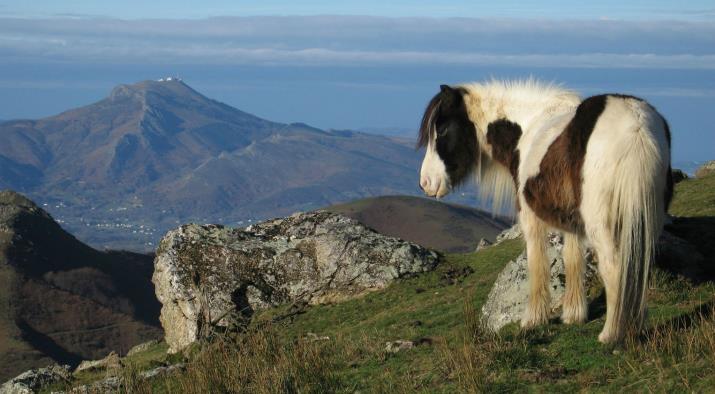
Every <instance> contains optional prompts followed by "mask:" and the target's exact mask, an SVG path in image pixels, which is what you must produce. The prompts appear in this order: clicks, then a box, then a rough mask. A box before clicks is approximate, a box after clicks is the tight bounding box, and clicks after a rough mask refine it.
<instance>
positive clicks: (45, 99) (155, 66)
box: [0, 0, 715, 162]
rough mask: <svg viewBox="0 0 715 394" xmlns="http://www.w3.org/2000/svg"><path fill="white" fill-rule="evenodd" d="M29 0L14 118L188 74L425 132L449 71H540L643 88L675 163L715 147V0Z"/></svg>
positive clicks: (190, 78) (18, 24) (17, 34)
mask: <svg viewBox="0 0 715 394" xmlns="http://www.w3.org/2000/svg"><path fill="white" fill-rule="evenodd" d="M15 3H18V2H10V1H6V0H0V119H5V120H7V119H14V118H36V117H43V116H49V115H52V114H56V113H58V112H61V111H64V110H67V109H69V108H72V107H78V106H82V105H86V104H89V103H91V102H94V101H97V100H99V99H101V98H102V97H105V96H106V95H107V94H108V92H109V91H110V90H111V89H112V88H113V87H114V86H115V85H118V84H120V83H133V82H136V81H140V80H145V79H158V78H160V77H165V76H169V75H175V76H180V77H182V78H184V80H185V81H187V83H188V84H189V85H191V86H192V87H194V88H196V89H197V90H199V91H201V92H202V93H203V94H205V95H207V96H209V97H212V98H216V99H218V100H221V101H224V102H226V103H227V104H229V105H232V106H235V107H237V108H240V109H242V110H244V111H247V112H250V113H253V114H256V115H258V116H261V117H264V118H266V119H270V120H274V121H280V122H286V123H289V122H305V123H308V124H311V125H314V126H317V127H321V128H326V129H327V128H337V129H344V128H345V129H365V128H372V129H380V130H385V129H390V128H395V129H399V130H414V129H416V127H417V124H418V122H419V117H420V116H421V113H422V110H423V108H424V105H425V103H426V102H427V101H428V100H429V98H430V97H431V96H432V95H433V94H434V93H435V91H436V89H437V86H438V85H439V84H441V83H459V82H465V81H472V80H482V79H485V78H491V77H494V78H526V77H530V76H533V77H537V78H541V79H545V80H548V81H554V82H556V83H563V84H564V85H566V86H568V87H570V88H573V89H575V90H578V91H579V92H581V93H582V94H583V95H590V94H595V93H600V92H623V93H629V94H634V95H638V96H642V97H644V98H646V99H648V100H649V101H651V102H652V103H653V104H654V105H655V106H656V107H658V109H659V110H660V112H662V113H663V114H664V115H665V116H666V118H668V120H669V122H670V123H671V127H672V129H673V135H674V161H676V162H677V161H687V160H707V159H712V158H713V156H715V155H713V153H715V152H713V146H715V125H713V122H712V121H711V120H710V119H709V116H708V115H709V113H710V112H711V111H712V108H713V107H714V106H715V5H714V4H713V3H712V1H693V2H688V4H687V5H680V4H674V3H672V2H667V1H662V0H659V1H650V2H646V1H636V2H629V3H628V4H623V3H622V2H617V1H613V0H609V1H604V2H600V3H598V4H592V5H585V6H580V7H572V6H571V5H570V3H567V2H565V1H555V0H551V1H546V2H541V4H539V5H538V6H537V5H533V4H528V5H523V4H522V2H516V1H506V2H501V3H500V4H499V5H495V4H475V3H474V2H467V1H461V0H460V1H455V2H450V3H449V4H444V2H438V1H427V0H420V1H416V2H407V1H397V2H390V3H389V4H388V3H385V2H378V1H374V0H369V1H363V2H329V1H322V0H320V1H319V0H313V1H308V2H300V4H298V3H297V2H289V1H285V0H282V1H266V2H253V3H249V2H229V1H210V2H202V3H198V2H181V3H178V4H177V3H176V2H170V1H164V0H162V1H157V2H152V3H151V4H144V3H142V2H139V1H135V0H129V1H125V2H122V3H114V4H104V3H99V2H94V1H88V0H75V1H70V2H52V1H49V0H43V1H36V2H23V3H20V4H15Z"/></svg>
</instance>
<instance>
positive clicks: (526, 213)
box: [418, 79, 673, 343]
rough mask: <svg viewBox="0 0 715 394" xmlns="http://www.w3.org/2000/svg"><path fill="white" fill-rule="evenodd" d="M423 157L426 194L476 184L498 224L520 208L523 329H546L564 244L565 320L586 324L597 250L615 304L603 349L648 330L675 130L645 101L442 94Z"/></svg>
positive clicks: (522, 93)
mask: <svg viewBox="0 0 715 394" xmlns="http://www.w3.org/2000/svg"><path fill="white" fill-rule="evenodd" d="M418 147H425V148H426V151H425V156H424V160H423V162H422V167H421V169H420V187H421V188H422V189H423V191H424V192H425V194H427V195H428V196H431V197H437V198H440V197H443V196H445V195H447V194H448V193H449V192H450V191H451V190H452V189H453V188H455V187H457V186H459V185H461V184H463V183H464V182H465V181H466V180H467V179H469V178H472V177H473V178H474V179H475V181H476V183H477V185H478V188H479V191H480V194H481V195H482V198H491V199H492V202H493V206H492V209H493V210H494V212H498V211H500V210H501V208H502V206H503V204H505V203H511V206H512V207H513V209H515V213H516V216H517V220H518V223H519V224H520V226H521V229H522V232H523V235H524V239H525V242H526V253H527V261H528V278H529V279H528V280H529V300H528V304H527V307H526V310H525V312H524V315H523V316H522V319H521V326H522V327H523V328H524V329H528V328H532V327H535V326H538V325H541V324H545V323H547V322H548V318H549V312H550V311H549V310H547V309H548V305H549V301H550V299H551V294H550V292H549V286H548V278H549V272H550V268H549V261H548V258H547V257H546V235H547V232H548V231H549V230H551V229H555V230H557V231H560V232H562V233H563V234H564V252H563V254H564V264H565V276H566V289H565V294H564V298H563V309H562V315H561V320H562V321H563V323H565V324H578V323H583V322H585V321H586V319H587V317H588V303H587V298H586V290H585V285H584V280H585V278H584V273H585V261H584V259H583V253H582V251H583V249H584V248H585V247H587V246H588V245H590V247H591V248H592V250H593V251H594V252H595V254H596V257H597V261H598V273H599V276H600V278H601V280H602V282H603V284H604V288H605V292H606V308H607V309H606V321H605V324H604V326H603V330H602V331H601V333H600V334H599V336H598V340H599V341H600V342H602V343H615V342H619V341H621V340H622V339H623V338H624V336H625V334H626V333H627V331H628V330H629V329H636V330H639V329H640V328H641V326H642V323H643V321H644V319H645V315H646V291H647V287H648V272H649V268H650V266H651V264H652V261H653V259H654V254H655V246H656V242H657V239H658V237H659V235H660V232H661V231H662V227H663V222H664V218H665V215H666V212H667V208H668V205H669V204H670V199H671V197H672V190H673V181H672V178H671V176H672V175H671V168H670V130H669V126H668V123H667V122H666V120H665V118H664V117H663V116H662V115H661V114H660V113H658V111H657V110H656V109H655V108H654V107H653V106H652V105H650V104H649V103H647V102H646V101H645V100H643V99H640V98H637V97H633V96H628V95H623V94H603V95H597V96H592V97H588V98H586V99H583V100H582V99H581V98H580V96H579V95H578V94H577V93H575V92H573V91H570V90H567V89H564V88H562V87H560V86H556V85H553V84H547V83H543V82H539V81H537V80H534V79H529V80H522V81H496V80H495V81H490V82H484V83H469V84H462V85H455V86H448V85H442V86H441V87H440V91H439V93H437V94H436V95H435V96H434V97H433V98H432V99H431V100H430V102H429V104H428V105H427V108H426V110H425V113H424V116H423V118H422V123H421V125H420V131H419V140H418Z"/></svg>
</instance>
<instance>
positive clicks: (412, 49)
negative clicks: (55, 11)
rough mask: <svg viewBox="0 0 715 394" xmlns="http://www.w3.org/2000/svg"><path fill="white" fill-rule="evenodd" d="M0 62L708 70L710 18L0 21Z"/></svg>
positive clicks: (713, 31)
mask: <svg viewBox="0 0 715 394" xmlns="http://www.w3.org/2000/svg"><path fill="white" fill-rule="evenodd" d="M0 56H2V57H3V58H4V59H5V61H6V62H13V61H14V62H28V61H32V62H43V61H44V62H53V61H63V62H78V63H81V62H86V61H91V62H100V63H103V62H106V63H118V64H146V63H181V64H226V65H233V64H252V65H264V64H266V65H268V64H280V65H337V66H340V65H372V64H374V65H403V64H428V65H429V64H432V65H441V64H458V65H518V66H523V65H530V66H533V67H554V66H556V67H583V68H590V67H597V68H611V67H624V68H629V67H637V68H683V69H713V68H715V23H707V22H682V21H680V22H667V23H666V22H662V21H659V22H647V21H646V22H643V21H639V22H633V21H631V22H624V21H599V20H591V21H544V20H512V19H469V18H450V19H431V18H380V17H360V16H341V17H335V16H313V17H245V18H233V17H232V18H211V19H203V20H133V21H127V20H119V19H108V18H54V19H13V18H5V19H0Z"/></svg>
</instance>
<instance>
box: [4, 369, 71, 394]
mask: <svg viewBox="0 0 715 394" xmlns="http://www.w3.org/2000/svg"><path fill="white" fill-rule="evenodd" d="M70 379H71V375H70V367H69V365H57V364H55V365H52V366H49V367H46V368H34V369H31V370H29V371H25V372H23V373H21V374H20V375H18V376H16V377H15V378H13V379H10V380H8V381H7V382H5V383H4V384H3V385H2V386H0V394H29V393H36V392H38V391H40V390H41V389H42V388H43V387H46V386H48V385H51V384H54V383H59V382H68V381H69V380H70Z"/></svg>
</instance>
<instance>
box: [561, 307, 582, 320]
mask: <svg viewBox="0 0 715 394" xmlns="http://www.w3.org/2000/svg"><path fill="white" fill-rule="evenodd" d="M587 316H588V310H586V309H584V308H564V311H563V313H562V314H561V321H562V322H563V323H564V324H583V323H585V322H586V318H587Z"/></svg>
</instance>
